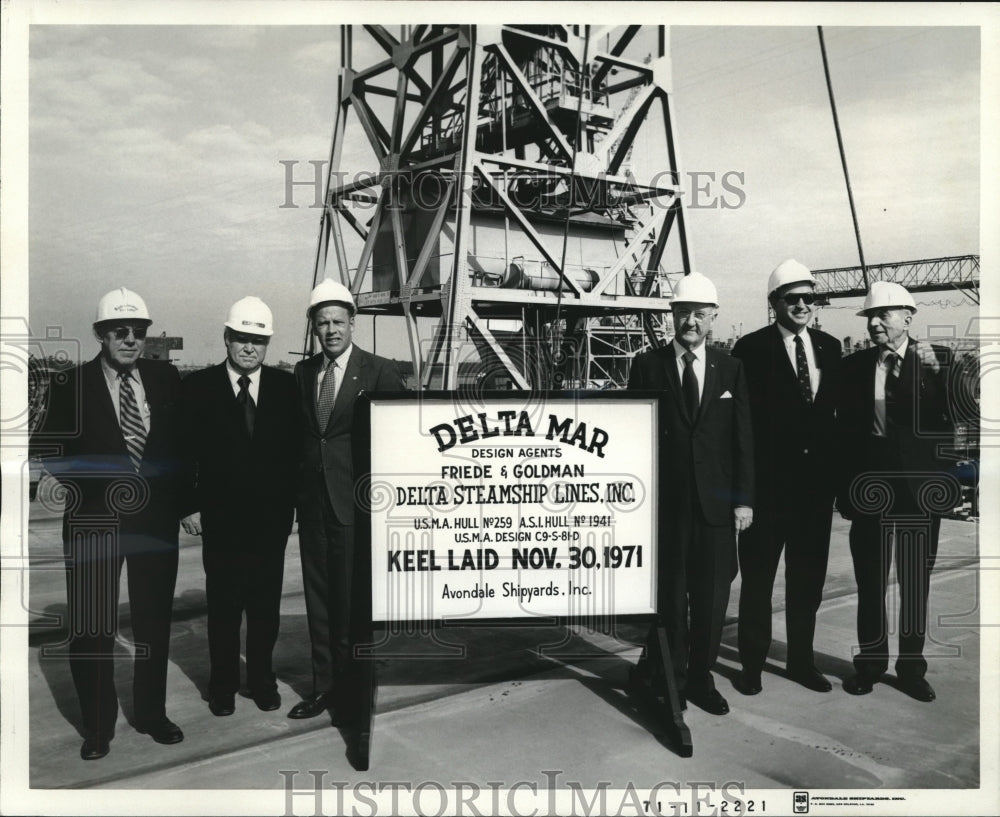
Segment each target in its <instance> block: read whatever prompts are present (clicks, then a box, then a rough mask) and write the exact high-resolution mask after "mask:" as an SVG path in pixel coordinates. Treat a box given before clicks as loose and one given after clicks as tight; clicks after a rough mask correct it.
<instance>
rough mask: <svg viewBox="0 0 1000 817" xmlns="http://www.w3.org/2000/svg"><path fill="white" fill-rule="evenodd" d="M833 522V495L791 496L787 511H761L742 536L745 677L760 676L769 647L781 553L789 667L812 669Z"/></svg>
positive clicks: (741, 634) (741, 623)
mask: <svg viewBox="0 0 1000 817" xmlns="http://www.w3.org/2000/svg"><path fill="white" fill-rule="evenodd" d="M832 521H833V497H832V496H830V495H826V494H824V495H822V496H798V497H796V496H793V495H789V496H788V501H787V503H786V507H785V508H783V509H780V510H779V509H773V510H771V509H768V510H765V509H761V511H760V512H758V513H757V514H756V515H755V518H754V521H753V524H752V525H751V526H750V527H749V528H748V529H747V530H745V531H743V532H742V533H741V534H740V540H739V559H740V576H741V579H740V581H741V584H740V613H739V616H740V621H739V636H738V642H739V651H740V662H741V663H742V665H743V669H744V670H745V671H746V672H747V673H750V674H754V675H756V674H759V673H760V671H761V670H762V669H763V667H764V662H765V661H766V660H767V653H768V650H769V649H770V647H771V618H772V609H771V596H772V594H773V592H774V579H775V576H776V575H777V572H778V563H779V561H780V559H781V552H782V550H784V553H785V622H786V629H787V638H788V653H787V663H788V667H789V668H790V669H795V668H811V667H813V666H814V659H813V635H814V633H815V631H816V613H817V611H818V610H819V605H820V602H821V601H822V600H823V585H824V583H825V582H826V568H827V561H828V558H829V555H830V525H831V523H832Z"/></svg>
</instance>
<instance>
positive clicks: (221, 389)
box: [214, 362, 263, 439]
mask: <svg viewBox="0 0 1000 817" xmlns="http://www.w3.org/2000/svg"><path fill="white" fill-rule="evenodd" d="M215 370H216V372H215V383H214V389H215V392H216V394H217V395H218V398H219V400H220V401H221V402H222V405H223V406H225V417H226V422H228V423H229V424H230V425H231V426H232V427H233V428H235V429H236V433H237V434H238V435H239V436H241V437H243V438H245V439H249V438H250V435H249V434H247V427H246V420H245V419H244V417H243V408H242V406H240V404H239V403H238V402H237V401H236V393H235V392H234V391H233V384H232V383H230V382H229V372H228V371H226V364H225V362H223V363H220V364H219V365H218V366H216V367H215ZM261 391H263V389H258V390H257V396H258V397H260V393H261Z"/></svg>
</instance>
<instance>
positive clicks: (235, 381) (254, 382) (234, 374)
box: [226, 360, 260, 406]
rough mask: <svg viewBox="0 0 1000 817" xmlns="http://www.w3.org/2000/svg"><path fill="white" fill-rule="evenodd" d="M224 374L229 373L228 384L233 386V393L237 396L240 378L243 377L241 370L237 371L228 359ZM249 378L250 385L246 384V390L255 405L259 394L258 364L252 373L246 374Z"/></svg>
mask: <svg viewBox="0 0 1000 817" xmlns="http://www.w3.org/2000/svg"><path fill="white" fill-rule="evenodd" d="M226 374H227V375H229V385H231V386H232V387H233V394H234V395H236V396H237V397H239V394H240V378H241V377H243V374H244V373H243V372H240V371H237V370H236V369H234V368H233V364H232V363H230V362H229V361H228V360H227V361H226ZM247 377H248V378H250V385H249V386H247V391H248V392H250V397H252V398H253V404H254V405H255V406H256V405H257V403H258V402H259V401H258V399H257V395H259V394H260V366H258V367H257V370H256V371H255V372H253V373H252V374H248V375H247Z"/></svg>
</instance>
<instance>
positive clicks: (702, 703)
mask: <svg viewBox="0 0 1000 817" xmlns="http://www.w3.org/2000/svg"><path fill="white" fill-rule="evenodd" d="M684 697H685V698H687V699H688V700H689V701H690V702H691V703H693V704H694V705H695V706H697V707H699V708H700V709H704V710H705V711H706V712H707V713H708V714H709V715H725V714H726V713H727V712H729V704H728V703H726V699H725V698H723V697H722V693H720V692H719V690H717V689H698V690H692V689H689V690H687V691H686V692H685V693H684Z"/></svg>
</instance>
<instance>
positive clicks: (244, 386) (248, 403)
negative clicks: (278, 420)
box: [236, 374, 257, 437]
mask: <svg viewBox="0 0 1000 817" xmlns="http://www.w3.org/2000/svg"><path fill="white" fill-rule="evenodd" d="M236 382H237V383H238V384H239V387H240V392H239V394H237V395H236V402H237V403H239V404H240V405H241V406H242V407H243V422H244V423H245V424H246V429H247V434H249V435H250V436H251V437H252V436H253V421H254V417H255V415H256V414H257V407H256V406H255V405H254V402H253V397H251V396H250V378H249V377H247V376H246V375H245V374H244V375H240V379H239V380H237V381H236Z"/></svg>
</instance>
